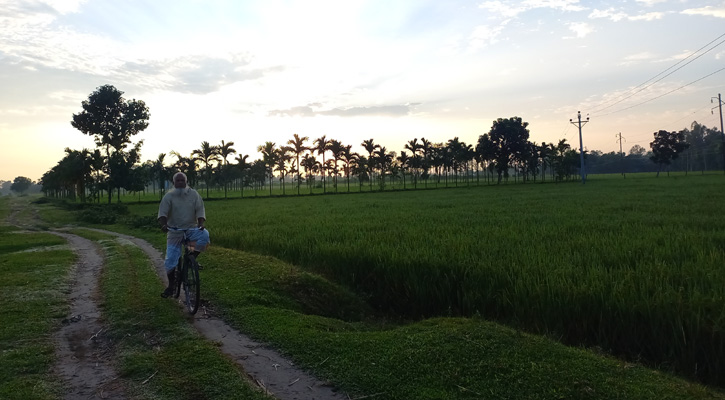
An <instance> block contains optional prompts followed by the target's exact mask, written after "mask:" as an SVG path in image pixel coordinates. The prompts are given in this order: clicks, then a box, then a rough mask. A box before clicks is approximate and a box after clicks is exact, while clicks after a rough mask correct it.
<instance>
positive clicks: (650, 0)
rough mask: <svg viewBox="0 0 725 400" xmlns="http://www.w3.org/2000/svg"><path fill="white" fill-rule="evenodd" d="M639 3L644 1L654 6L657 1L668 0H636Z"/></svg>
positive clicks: (645, 3)
mask: <svg viewBox="0 0 725 400" xmlns="http://www.w3.org/2000/svg"><path fill="white" fill-rule="evenodd" d="M636 1H637V3H642V4H644V5H645V6H647V7H652V6H654V5H655V4H657V3H664V2H665V1H667V0H636Z"/></svg>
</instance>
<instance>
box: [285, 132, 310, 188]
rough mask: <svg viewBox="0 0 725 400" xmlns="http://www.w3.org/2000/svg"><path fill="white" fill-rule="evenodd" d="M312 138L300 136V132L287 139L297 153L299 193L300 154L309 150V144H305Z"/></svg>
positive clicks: (298, 186)
mask: <svg viewBox="0 0 725 400" xmlns="http://www.w3.org/2000/svg"><path fill="white" fill-rule="evenodd" d="M309 139H310V138H309V137H307V136H303V137H300V136H299V135H298V134H296V133H295V134H294V137H293V138H292V139H290V140H289V141H287V144H291V145H292V152H293V153H295V157H296V158H297V163H296V164H295V169H296V170H297V194H298V195H299V194H300V180H301V178H300V170H301V168H300V156H301V155H302V153H304V152H305V151H307V150H309V148H308V147H307V146H305V142H306V141H308V140H309Z"/></svg>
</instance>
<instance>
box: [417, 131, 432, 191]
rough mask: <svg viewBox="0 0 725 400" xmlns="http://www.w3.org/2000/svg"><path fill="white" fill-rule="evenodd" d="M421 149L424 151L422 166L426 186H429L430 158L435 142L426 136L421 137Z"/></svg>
mask: <svg viewBox="0 0 725 400" xmlns="http://www.w3.org/2000/svg"><path fill="white" fill-rule="evenodd" d="M420 151H421V153H423V160H422V161H421V167H422V169H423V179H425V187H428V177H429V176H430V172H429V170H430V159H431V153H432V151H433V143H431V142H430V141H428V140H427V139H426V138H421V139H420Z"/></svg>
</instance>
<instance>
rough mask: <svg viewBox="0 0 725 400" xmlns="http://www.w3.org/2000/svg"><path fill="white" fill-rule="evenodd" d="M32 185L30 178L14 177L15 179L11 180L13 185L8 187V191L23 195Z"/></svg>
mask: <svg viewBox="0 0 725 400" xmlns="http://www.w3.org/2000/svg"><path fill="white" fill-rule="evenodd" d="M32 184H33V181H31V180H30V178H27V177H24V176H16V177H15V179H13V184H12V185H10V190H12V191H13V192H15V193H19V194H23V193H25V192H26V191H27V190H28V189H30V186H31V185H32Z"/></svg>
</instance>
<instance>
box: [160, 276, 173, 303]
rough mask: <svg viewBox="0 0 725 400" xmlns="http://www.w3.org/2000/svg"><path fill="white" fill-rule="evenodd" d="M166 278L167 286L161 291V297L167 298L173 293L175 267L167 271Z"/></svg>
mask: <svg viewBox="0 0 725 400" xmlns="http://www.w3.org/2000/svg"><path fill="white" fill-rule="evenodd" d="M166 279H168V281H169V286H168V287H167V288H166V289H164V292H163V293H161V297H163V298H167V297H169V296H171V295H172V294H174V289H176V285H175V283H176V269H172V270H171V272H167V273H166Z"/></svg>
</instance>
